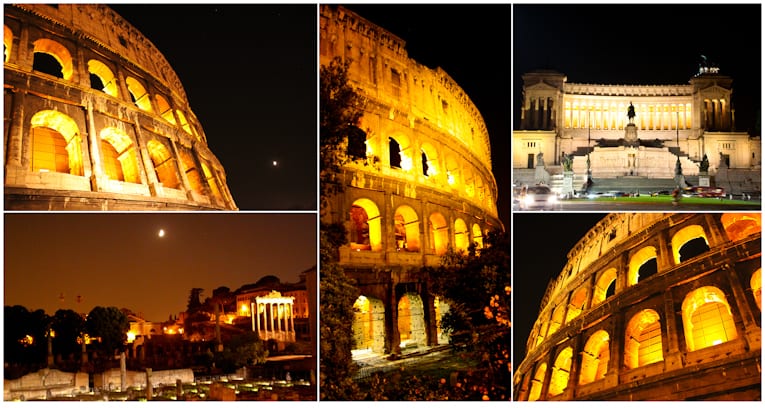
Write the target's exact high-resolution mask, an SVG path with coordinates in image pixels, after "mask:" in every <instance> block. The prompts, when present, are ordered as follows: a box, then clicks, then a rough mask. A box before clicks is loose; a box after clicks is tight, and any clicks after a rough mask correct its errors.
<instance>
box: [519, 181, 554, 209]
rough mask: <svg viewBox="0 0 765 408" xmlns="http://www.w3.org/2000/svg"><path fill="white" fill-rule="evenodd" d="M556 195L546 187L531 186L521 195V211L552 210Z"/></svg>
mask: <svg viewBox="0 0 765 408" xmlns="http://www.w3.org/2000/svg"><path fill="white" fill-rule="evenodd" d="M557 205H558V195H557V194H555V193H554V192H553V191H552V190H550V187H547V186H531V187H527V188H526V190H525V191H524V192H523V193H521V198H520V206H521V210H554V209H555V207H556V206H557Z"/></svg>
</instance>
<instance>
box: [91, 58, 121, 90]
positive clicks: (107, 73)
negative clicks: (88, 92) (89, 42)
mask: <svg viewBox="0 0 765 408" xmlns="http://www.w3.org/2000/svg"><path fill="white" fill-rule="evenodd" d="M88 72H89V73H90V76H91V80H90V87H91V88H93V89H97V90H99V91H102V92H104V93H105V94H107V95H110V96H113V97H115V98H117V97H118V95H119V94H118V91H117V79H116V78H115V77H114V73H112V70H111V69H109V67H107V66H106V64H104V63H103V62H101V61H98V60H94V59H92V60H90V61H88ZM94 76H95V77H96V78H98V81H100V82H101V83H100V84H99V85H100V88H99V87H98V85H96V84H95V83H94V78H93V77H94Z"/></svg>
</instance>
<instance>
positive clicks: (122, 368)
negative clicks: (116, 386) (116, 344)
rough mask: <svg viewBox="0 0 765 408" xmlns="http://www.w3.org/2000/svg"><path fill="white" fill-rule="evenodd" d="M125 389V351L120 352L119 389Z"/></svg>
mask: <svg viewBox="0 0 765 408" xmlns="http://www.w3.org/2000/svg"><path fill="white" fill-rule="evenodd" d="M126 389H127V367H126V363H125V352H124V351H121V352H120V391H122V392H124V391H125V390H126Z"/></svg>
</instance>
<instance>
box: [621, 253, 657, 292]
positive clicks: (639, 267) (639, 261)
mask: <svg viewBox="0 0 765 408" xmlns="http://www.w3.org/2000/svg"><path fill="white" fill-rule="evenodd" d="M629 265H630V266H629V272H628V273H627V286H632V285H634V284H636V283H638V282H639V281H640V280H642V279H645V278H647V277H649V276H650V275H653V274H654V273H656V268H658V263H657V261H656V248H655V247H652V246H647V247H643V248H641V249H640V250H639V251H637V252H635V253H634V254H633V255H632V257H631V258H630V264H629Z"/></svg>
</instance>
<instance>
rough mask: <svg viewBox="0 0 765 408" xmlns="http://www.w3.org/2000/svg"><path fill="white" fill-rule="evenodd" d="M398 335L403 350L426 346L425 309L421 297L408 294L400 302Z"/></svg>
mask: <svg viewBox="0 0 765 408" xmlns="http://www.w3.org/2000/svg"><path fill="white" fill-rule="evenodd" d="M398 333H399V336H400V339H401V343H400V346H401V347H402V348H404V347H408V346H425V345H426V343H427V341H426V339H427V338H426V336H425V309H424V307H423V303H422V298H420V295H418V294H416V293H407V294H405V295H404V296H402V297H401V299H400V300H399V301H398Z"/></svg>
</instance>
